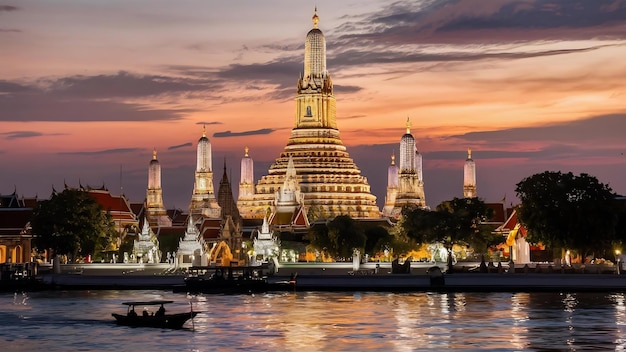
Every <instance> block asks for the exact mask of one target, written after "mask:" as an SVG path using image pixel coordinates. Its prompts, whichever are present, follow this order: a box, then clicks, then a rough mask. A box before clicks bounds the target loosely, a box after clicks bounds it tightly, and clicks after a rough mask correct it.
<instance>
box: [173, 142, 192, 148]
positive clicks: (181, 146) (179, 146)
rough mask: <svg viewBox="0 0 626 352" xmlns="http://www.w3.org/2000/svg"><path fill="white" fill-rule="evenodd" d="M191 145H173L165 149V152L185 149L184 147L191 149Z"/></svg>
mask: <svg viewBox="0 0 626 352" xmlns="http://www.w3.org/2000/svg"><path fill="white" fill-rule="evenodd" d="M192 145H193V144H192V143H191V142H189V143H184V144H179V145H173V146H171V147H167V150H176V149H181V148H186V147H191V146H192Z"/></svg>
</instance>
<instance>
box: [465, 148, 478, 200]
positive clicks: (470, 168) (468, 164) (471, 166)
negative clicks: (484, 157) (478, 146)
mask: <svg viewBox="0 0 626 352" xmlns="http://www.w3.org/2000/svg"><path fill="white" fill-rule="evenodd" d="M463 197H464V198H475V197H478V195H477V194H476V163H474V160H473V159H472V150H471V149H469V148H468V149H467V159H466V160H465V165H464V166H463Z"/></svg>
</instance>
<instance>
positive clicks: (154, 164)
mask: <svg viewBox="0 0 626 352" xmlns="http://www.w3.org/2000/svg"><path fill="white" fill-rule="evenodd" d="M146 216H147V218H148V222H149V223H150V226H156V227H164V226H172V220H171V219H170V218H169V217H168V216H167V211H166V210H165V205H163V189H162V188H161V164H159V160H158V159H157V152H156V149H155V150H154V151H153V152H152V160H150V166H149V168H148V190H147V191H146Z"/></svg>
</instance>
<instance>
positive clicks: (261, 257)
mask: <svg viewBox="0 0 626 352" xmlns="http://www.w3.org/2000/svg"><path fill="white" fill-rule="evenodd" d="M255 235H256V236H255ZM253 241H254V247H253V248H254V259H255V260H258V261H262V262H267V261H269V260H270V259H271V258H278V254H279V252H280V241H279V240H278V238H277V237H276V236H275V235H274V233H273V232H272V230H270V226H269V223H268V222H267V217H264V218H263V225H262V226H261V230H257V231H256V233H253Z"/></svg>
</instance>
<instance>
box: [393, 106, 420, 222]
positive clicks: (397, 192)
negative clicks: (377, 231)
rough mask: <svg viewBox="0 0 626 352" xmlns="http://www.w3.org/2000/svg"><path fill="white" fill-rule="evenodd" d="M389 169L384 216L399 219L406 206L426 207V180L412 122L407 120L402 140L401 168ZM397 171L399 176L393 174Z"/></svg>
mask: <svg viewBox="0 0 626 352" xmlns="http://www.w3.org/2000/svg"><path fill="white" fill-rule="evenodd" d="M393 164H394V162H393V159H392V165H391V166H390V167H389V171H388V173H389V175H388V178H389V179H388V181H387V199H386V201H385V207H384V208H383V214H384V215H385V216H388V217H391V218H398V217H399V216H400V214H401V212H402V208H403V207H405V206H417V207H420V208H425V207H426V199H425V197H424V179H423V175H422V155H421V154H420V153H419V152H418V151H417V147H416V144H415V138H414V137H413V135H412V134H411V121H410V120H409V119H408V118H407V119H406V133H405V134H404V135H403V136H402V138H401V139H400V166H399V167H398V168H393V167H392V166H394V165H393ZM394 170H397V172H398V176H397V181H396V178H395V177H393V175H392V173H393V172H394ZM392 200H393V201H392Z"/></svg>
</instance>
